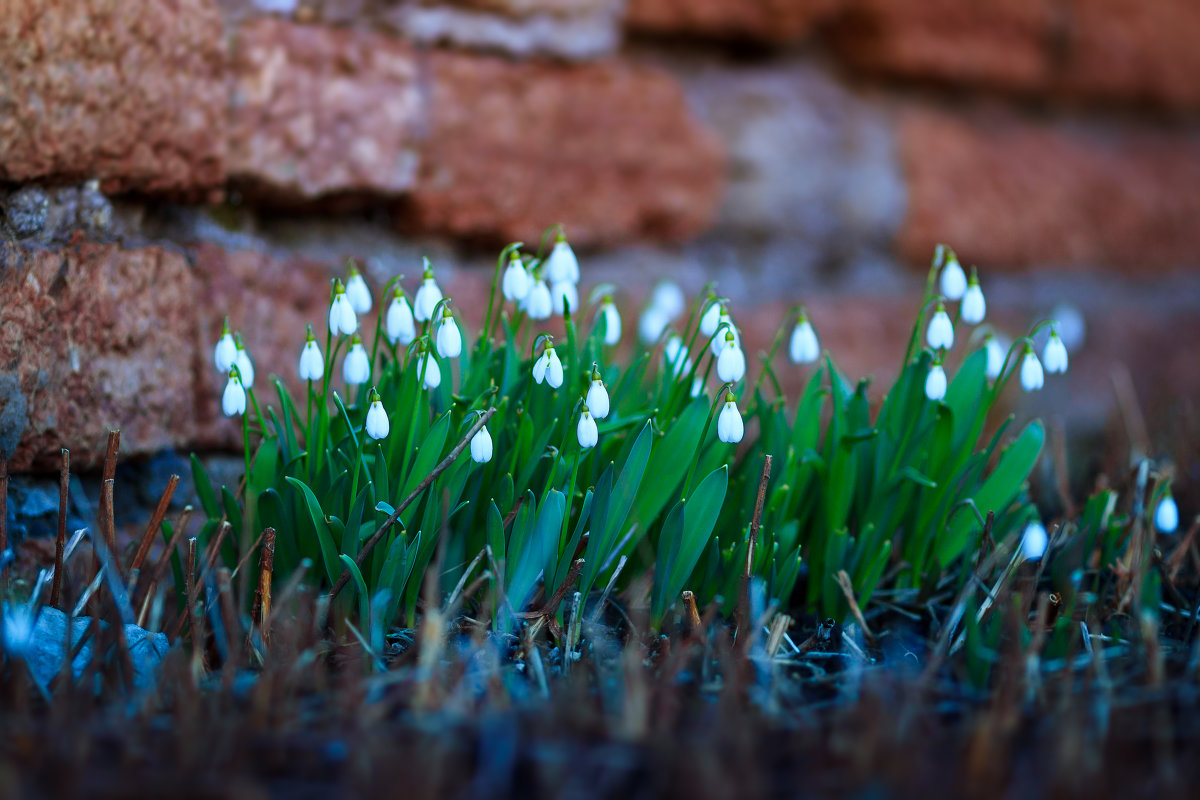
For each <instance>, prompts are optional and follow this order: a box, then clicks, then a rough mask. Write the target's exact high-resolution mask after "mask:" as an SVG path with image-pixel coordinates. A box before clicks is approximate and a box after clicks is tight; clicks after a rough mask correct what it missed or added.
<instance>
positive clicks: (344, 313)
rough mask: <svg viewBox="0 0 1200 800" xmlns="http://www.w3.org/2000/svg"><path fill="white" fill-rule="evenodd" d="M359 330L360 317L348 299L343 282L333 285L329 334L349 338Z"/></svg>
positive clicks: (335, 282)
mask: <svg viewBox="0 0 1200 800" xmlns="http://www.w3.org/2000/svg"><path fill="white" fill-rule="evenodd" d="M356 330H358V316H357V315H355V313H354V306H352V305H350V301H349V300H348V299H347V298H346V287H344V286H342V282H341V281H334V283H333V302H332V303H330V304H329V332H330V333H332V334H333V335H334V336H337V335H338V334H342V333H344V334H346V335H347V336H349V335H350V334H352V333H354V332H355V331H356Z"/></svg>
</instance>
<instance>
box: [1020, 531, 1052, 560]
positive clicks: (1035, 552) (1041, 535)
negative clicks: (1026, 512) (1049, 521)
mask: <svg viewBox="0 0 1200 800" xmlns="http://www.w3.org/2000/svg"><path fill="white" fill-rule="evenodd" d="M1049 544H1050V537H1049V536H1047V535H1046V529H1045V528H1044V527H1043V526H1042V523H1040V522H1031V523H1029V524H1028V525H1026V526H1025V533H1023V534H1022V535H1021V558H1022V559H1024V560H1025V561H1037V560H1038V559H1039V558H1041V557H1042V556H1044V555H1045V554H1046V547H1047V545H1049Z"/></svg>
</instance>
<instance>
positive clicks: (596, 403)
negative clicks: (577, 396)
mask: <svg viewBox="0 0 1200 800" xmlns="http://www.w3.org/2000/svg"><path fill="white" fill-rule="evenodd" d="M583 402H584V403H586V404H587V407H588V408H590V409H591V410H592V416H593V417H595V418H596V419H604V418H605V417H607V416H608V411H609V402H608V388H607V387H606V386H605V385H604V381H603V380H601V379H600V373H598V372H593V373H592V385H591V386H589V387H588V390H587V397H586V398H585V399H584V401H583Z"/></svg>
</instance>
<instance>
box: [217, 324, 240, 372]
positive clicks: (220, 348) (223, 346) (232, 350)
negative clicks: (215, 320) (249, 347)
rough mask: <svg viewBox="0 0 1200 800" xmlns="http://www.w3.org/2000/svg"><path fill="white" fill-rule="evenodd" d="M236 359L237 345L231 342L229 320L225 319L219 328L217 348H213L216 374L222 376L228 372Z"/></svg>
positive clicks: (231, 335)
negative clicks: (219, 335)
mask: <svg viewBox="0 0 1200 800" xmlns="http://www.w3.org/2000/svg"><path fill="white" fill-rule="evenodd" d="M236 358H237V344H235V343H234V341H233V334H232V333H230V332H229V320H228V319H226V320H225V324H224V325H223V326H222V327H221V338H220V339H217V346H216V347H214V348H213V364H215V365H216V367H217V372H220V373H221V374H222V375H224V374H225V373H226V372H229V368H230V367H232V366H233V362H234V359H236Z"/></svg>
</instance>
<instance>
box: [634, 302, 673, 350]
mask: <svg viewBox="0 0 1200 800" xmlns="http://www.w3.org/2000/svg"><path fill="white" fill-rule="evenodd" d="M670 324H671V318H670V317H668V316H667V315H666V314H665V313H663V312H662V311H661V310H659V309H658V308H656V307H654V306H650V307H649V308H647V309H646V310H645V311H643V312H642V316H641V317H640V318H639V319H638V338H639V339H641V340H642V343H643V344H653V343H654V342H657V341H658V337H660V336H662V333H663V331H665V330H666V329H667V326H668V325H670Z"/></svg>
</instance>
